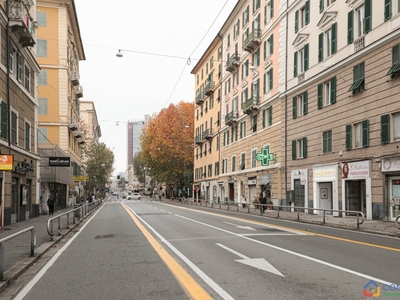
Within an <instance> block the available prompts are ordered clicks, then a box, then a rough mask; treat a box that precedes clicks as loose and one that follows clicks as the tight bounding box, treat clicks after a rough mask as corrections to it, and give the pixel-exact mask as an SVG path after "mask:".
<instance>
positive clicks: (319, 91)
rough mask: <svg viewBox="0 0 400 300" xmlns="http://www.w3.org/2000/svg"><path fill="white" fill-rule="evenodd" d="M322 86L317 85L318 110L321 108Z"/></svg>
mask: <svg viewBox="0 0 400 300" xmlns="http://www.w3.org/2000/svg"><path fill="white" fill-rule="evenodd" d="M323 86H324V85H323V84H322V83H320V84H318V104H317V105H318V109H321V108H322V89H323Z"/></svg>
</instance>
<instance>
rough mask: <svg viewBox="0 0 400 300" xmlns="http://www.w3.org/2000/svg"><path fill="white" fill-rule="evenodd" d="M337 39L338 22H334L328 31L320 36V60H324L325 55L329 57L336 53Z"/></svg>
mask: <svg viewBox="0 0 400 300" xmlns="http://www.w3.org/2000/svg"><path fill="white" fill-rule="evenodd" d="M336 39H337V23H334V24H332V27H331V28H329V29H328V30H327V31H325V32H323V33H320V35H319V37H318V62H321V61H323V60H324V57H329V56H331V55H332V54H334V53H336V48H337V46H336Z"/></svg>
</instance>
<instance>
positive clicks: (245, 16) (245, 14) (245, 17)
mask: <svg viewBox="0 0 400 300" xmlns="http://www.w3.org/2000/svg"><path fill="white" fill-rule="evenodd" d="M247 23H249V6H247V7H246V9H245V11H244V12H243V14H242V27H245V26H246V25H247Z"/></svg>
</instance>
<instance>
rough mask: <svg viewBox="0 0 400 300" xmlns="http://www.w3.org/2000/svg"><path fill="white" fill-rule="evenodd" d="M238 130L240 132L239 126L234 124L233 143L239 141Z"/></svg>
mask: <svg viewBox="0 0 400 300" xmlns="http://www.w3.org/2000/svg"><path fill="white" fill-rule="evenodd" d="M237 132H238V127H237V125H236V126H233V127H232V143H233V142H236V141H237Z"/></svg>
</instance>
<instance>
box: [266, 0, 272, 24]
mask: <svg viewBox="0 0 400 300" xmlns="http://www.w3.org/2000/svg"><path fill="white" fill-rule="evenodd" d="M273 18H274V0H270V1H267V3H266V4H265V6H264V25H266V24H268V23H269V22H271V20H272V19H273Z"/></svg>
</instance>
